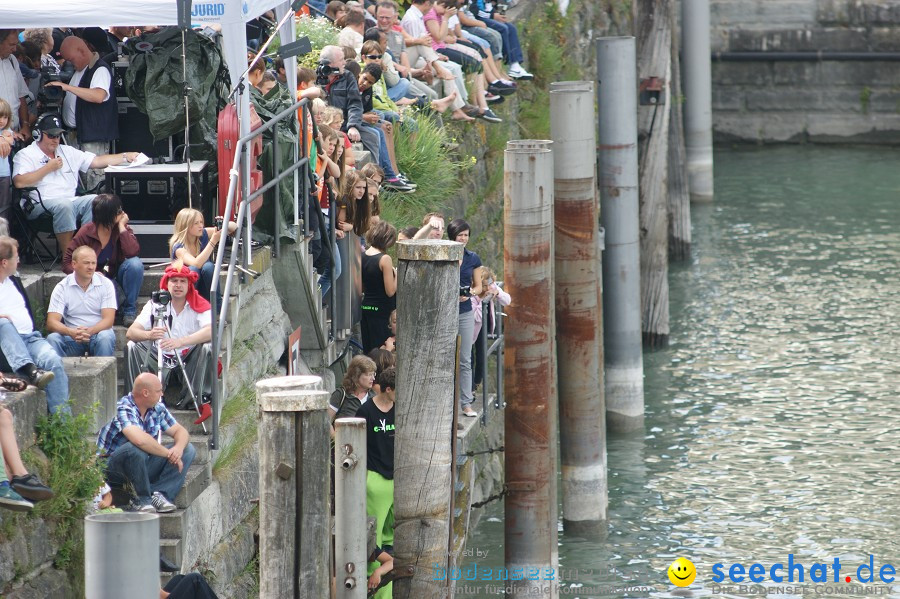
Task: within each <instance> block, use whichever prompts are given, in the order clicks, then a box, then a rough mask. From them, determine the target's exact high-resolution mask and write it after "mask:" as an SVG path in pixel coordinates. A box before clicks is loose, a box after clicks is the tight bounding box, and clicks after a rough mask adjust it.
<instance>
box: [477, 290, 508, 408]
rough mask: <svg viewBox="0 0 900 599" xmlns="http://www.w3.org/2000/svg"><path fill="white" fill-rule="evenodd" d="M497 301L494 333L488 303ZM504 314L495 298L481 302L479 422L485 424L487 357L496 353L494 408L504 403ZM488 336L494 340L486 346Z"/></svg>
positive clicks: (502, 405) (500, 406)
mask: <svg viewBox="0 0 900 599" xmlns="http://www.w3.org/2000/svg"><path fill="white" fill-rule="evenodd" d="M497 285H499V286H501V287H502V285H503V283H501V282H499V281H498V282H497ZM494 301H497V306H498V309H497V310H494V314H495V315H496V316H497V318H496V321H495V322H494V326H495V327H496V333H490V332H489V331H488V328H487V325H488V323H489V320H488V319H489V318H490V309H491V307H490V304H491V302H494ZM504 316H506V314H504V313H503V306H501V305H500V303H499V301H498V299H497V298H491V301H490V302H484V301H483V302H481V330H482V331H484V335H482V336H481V352H480V354H479V361H480V365H481V372H482V382H481V424H482V425H485V424H487V421H488V403H489V402H488V386H487V380H488V369H487V366H488V358H490V357H491V355H493V354H496V355H497V372H496V374H495V379H496V384H497V388H496V394H495V396H494V409H496V410H499V409H502V408H503V407H504V406H505V405H506V403H505V402H504V401H503V349H504V347H505V342H504V338H503V317H504ZM488 338H491V339H493V340H494V342H493V343H492V344H491V345H490V347H488Z"/></svg>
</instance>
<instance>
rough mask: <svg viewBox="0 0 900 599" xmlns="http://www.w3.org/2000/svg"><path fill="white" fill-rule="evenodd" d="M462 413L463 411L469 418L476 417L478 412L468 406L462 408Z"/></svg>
mask: <svg viewBox="0 0 900 599" xmlns="http://www.w3.org/2000/svg"><path fill="white" fill-rule="evenodd" d="M462 413H463V416H468V417H469V418H477V417H478V412H476V411H475V410H473V409H472V408H470V407H469V406H466V407H464V408H463V409H462Z"/></svg>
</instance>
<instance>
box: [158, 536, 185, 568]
mask: <svg viewBox="0 0 900 599" xmlns="http://www.w3.org/2000/svg"><path fill="white" fill-rule="evenodd" d="M159 552H160V553H161V554H162V555H163V557H165V558H166V559H168V560H169V561H170V562H172V563H173V564H175V565H176V566H180V565H181V539H162V538H161V539H160V540H159Z"/></svg>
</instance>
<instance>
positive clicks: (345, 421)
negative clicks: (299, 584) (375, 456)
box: [334, 418, 368, 599]
mask: <svg viewBox="0 0 900 599" xmlns="http://www.w3.org/2000/svg"><path fill="white" fill-rule="evenodd" d="M334 473H335V475H334V562H335V570H336V576H335V578H336V580H335V590H336V592H337V599H365V596H366V581H367V580H368V579H367V577H366V567H367V565H368V563H367V561H366V558H367V557H368V556H367V555H366V419H365V418H338V419H337V420H335V421H334Z"/></svg>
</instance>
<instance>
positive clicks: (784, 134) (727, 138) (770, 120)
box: [713, 112, 806, 143]
mask: <svg viewBox="0 0 900 599" xmlns="http://www.w3.org/2000/svg"><path fill="white" fill-rule="evenodd" d="M713 135H714V139H715V140H718V141H721V142H727V143H731V142H750V143H763V142H787V143H790V142H799V141H803V139H804V138H805V135H806V115H805V114H804V113H787V112H785V113H770V114H760V113H742V114H739V113H733V112H728V113H713Z"/></svg>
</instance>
